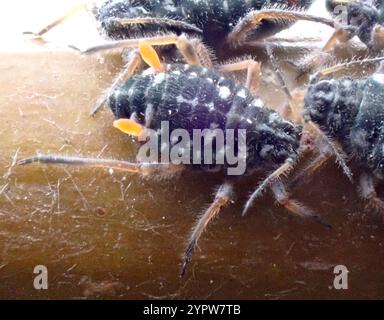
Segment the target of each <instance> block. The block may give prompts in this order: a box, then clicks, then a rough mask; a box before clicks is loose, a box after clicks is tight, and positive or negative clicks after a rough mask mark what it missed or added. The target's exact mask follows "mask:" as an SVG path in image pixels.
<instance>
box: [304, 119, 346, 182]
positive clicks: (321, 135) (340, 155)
mask: <svg viewBox="0 0 384 320" xmlns="http://www.w3.org/2000/svg"><path fill="white" fill-rule="evenodd" d="M307 124H308V125H309V126H311V127H312V129H313V130H315V131H316V133H317V136H318V139H319V143H322V142H323V143H325V144H326V145H327V146H328V147H329V149H330V152H331V153H332V154H333V155H334V156H335V158H336V163H337V164H338V165H339V166H340V167H341V168H342V169H343V172H344V174H345V175H346V176H347V178H348V179H349V181H351V182H353V173H352V171H351V169H350V168H349V167H348V165H347V162H346V160H345V159H346V155H345V154H344V152H343V151H342V150H340V148H338V147H337V146H336V144H335V143H334V142H333V141H332V139H331V138H329V137H328V136H327V135H326V133H325V132H323V131H322V130H321V129H320V128H319V127H318V126H317V125H316V124H315V123H313V122H312V121H308V122H307Z"/></svg>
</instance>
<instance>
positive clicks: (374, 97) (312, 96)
mask: <svg viewBox="0 0 384 320" xmlns="http://www.w3.org/2000/svg"><path fill="white" fill-rule="evenodd" d="M382 60H383V58H381V57H379V58H374V59H367V60H364V61H361V62H356V61H355V62H351V63H347V64H344V65H340V66H336V67H333V68H330V69H328V70H325V71H322V72H320V73H318V74H316V75H315V76H313V79H312V80H311V82H310V84H309V87H308V90H307V93H306V96H305V103H304V118H306V119H307V120H310V121H313V122H314V123H316V124H317V125H319V127H320V128H321V129H322V130H323V131H324V132H325V133H326V134H327V135H328V136H329V137H330V138H332V139H334V140H335V141H337V142H338V143H339V144H340V145H341V147H342V149H343V150H344V152H345V154H346V155H347V156H348V158H349V159H355V160H356V162H357V164H358V165H359V166H360V169H361V170H360V172H362V173H361V174H360V181H359V182H360V183H359V186H360V191H361V195H362V197H363V198H364V199H366V200H368V201H369V203H370V204H371V205H372V206H373V207H374V208H376V209H379V210H380V211H381V213H384V202H383V200H381V199H380V198H378V196H377V194H376V191H375V187H374V185H375V182H376V181H382V180H384V109H383V105H384V70H383V67H380V68H379V69H378V70H377V72H375V73H374V74H373V75H371V76H370V77H368V78H365V79H361V80H355V79H352V78H350V77H342V78H340V79H334V78H330V79H329V78H321V76H322V75H330V74H331V73H333V72H335V71H338V70H340V69H344V68H346V67H347V66H349V65H352V64H354V65H359V64H360V63H371V62H377V61H382ZM325 160H326V158H324V157H319V158H318V159H315V160H314V161H313V162H312V164H311V165H310V166H308V168H311V170H312V169H313V168H318V167H319V166H320V165H321V163H322V162H324V161H325Z"/></svg>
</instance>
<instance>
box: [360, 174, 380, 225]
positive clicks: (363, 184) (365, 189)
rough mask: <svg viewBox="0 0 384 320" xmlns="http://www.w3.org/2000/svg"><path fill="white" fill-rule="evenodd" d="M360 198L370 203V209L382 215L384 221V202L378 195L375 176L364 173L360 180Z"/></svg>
mask: <svg viewBox="0 0 384 320" xmlns="http://www.w3.org/2000/svg"><path fill="white" fill-rule="evenodd" d="M359 191H360V196H361V197H362V198H363V199H364V200H366V201H367V202H368V206H369V208H370V209H373V210H374V211H376V212H377V213H379V214H380V217H381V219H382V220H384V201H383V200H382V199H380V198H379V197H378V195H377V193H376V189H375V185H374V176H373V175H372V174H369V173H367V172H363V173H362V174H361V175H360V179H359Z"/></svg>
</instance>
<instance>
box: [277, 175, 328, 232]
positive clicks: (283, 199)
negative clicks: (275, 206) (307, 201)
mask: <svg viewBox="0 0 384 320" xmlns="http://www.w3.org/2000/svg"><path fill="white" fill-rule="evenodd" d="M271 190H272V192H273V195H274V196H275V198H276V200H277V201H278V202H279V203H280V204H281V205H282V206H284V207H285V208H286V209H287V210H288V211H289V212H291V213H293V214H294V215H296V216H298V217H301V218H305V219H311V220H313V221H315V222H317V223H319V224H321V225H322V226H325V227H327V228H332V226H331V225H329V224H328V223H326V222H324V221H322V220H321V218H320V217H319V216H318V215H317V214H316V213H315V212H314V211H313V210H312V209H310V208H307V207H306V206H304V205H303V204H301V203H300V202H298V201H296V200H295V199H291V198H290V196H289V194H288V193H287V191H286V189H285V186H284V184H283V183H282V182H281V181H279V180H276V181H274V182H273V183H272V185H271Z"/></svg>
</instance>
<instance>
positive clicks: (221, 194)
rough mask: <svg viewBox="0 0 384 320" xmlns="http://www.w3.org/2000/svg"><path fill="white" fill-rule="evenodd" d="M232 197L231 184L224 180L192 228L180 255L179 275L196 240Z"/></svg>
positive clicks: (185, 266)
mask: <svg viewBox="0 0 384 320" xmlns="http://www.w3.org/2000/svg"><path fill="white" fill-rule="evenodd" d="M232 198H233V185H232V184H231V183H229V182H225V183H224V184H223V185H221V186H220V188H219V189H218V191H217V192H216V196H215V200H214V201H213V203H212V204H211V205H210V207H209V208H208V209H207V210H206V211H205V212H204V213H203V215H202V216H201V217H200V218H199V219H198V221H197V223H196V225H195V226H194V228H193V229H192V233H191V236H190V238H189V241H188V245H187V247H186V249H185V252H184V255H183V257H182V265H181V273H180V276H181V277H182V276H184V275H185V273H186V271H187V267H188V264H189V262H190V261H191V259H192V255H193V252H194V251H195V248H196V245H197V242H198V241H199V239H200V237H201V235H202V234H203V232H204V230H205V229H206V228H207V226H208V225H209V223H210V222H211V221H212V220H213V219H214V218H215V217H216V216H217V215H218V214H219V213H220V211H221V209H222V208H223V207H224V206H226V205H228V204H229V203H230V201H231V200H232Z"/></svg>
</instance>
